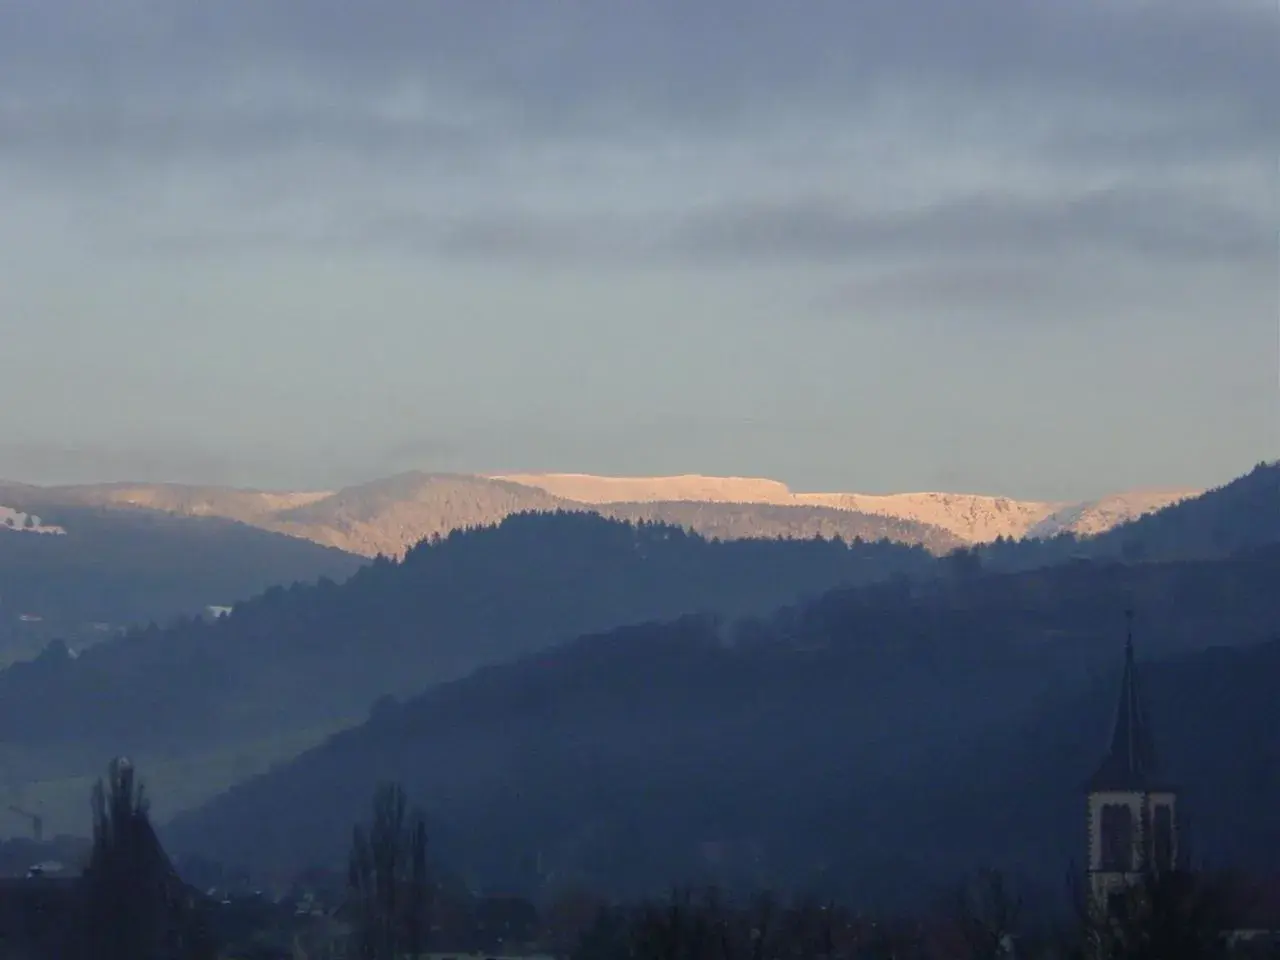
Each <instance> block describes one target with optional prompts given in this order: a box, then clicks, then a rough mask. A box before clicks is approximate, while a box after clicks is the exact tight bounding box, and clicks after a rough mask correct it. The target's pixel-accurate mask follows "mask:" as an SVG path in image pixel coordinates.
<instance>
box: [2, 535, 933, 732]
mask: <svg viewBox="0 0 1280 960" xmlns="http://www.w3.org/2000/svg"><path fill="white" fill-rule="evenodd" d="M170 522H176V521H172V520H171V521H170ZM71 528H72V529H74V525H72V527H71ZM260 536H263V537H267V536H269V535H267V534H260ZM273 542H274V541H273ZM308 546H309V545H308ZM932 562H933V561H932V559H931V558H930V556H929V555H928V553H927V552H926V551H924V550H923V549H922V548H918V547H917V548H913V547H907V546H903V545H899V544H892V543H889V542H884V543H878V544H851V545H845V544H843V543H840V542H836V541H818V540H811V541H800V540H772V541H769V540H738V541H732V542H712V541H707V540H704V539H703V538H701V537H698V536H697V535H692V534H686V533H685V532H684V531H683V530H681V529H679V528H673V527H668V526H662V525H648V524H646V525H643V526H639V527H635V526H631V525H629V524H625V523H622V522H620V521H616V520H609V519H606V518H603V517H599V516H596V515H594V514H590V513H576V512H571V513H560V514H517V515H514V516H512V517H509V518H507V519H506V520H505V521H503V523H502V524H500V525H498V526H496V527H487V528H480V529H473V530H470V531H467V532H454V533H451V534H449V535H448V536H447V537H444V538H439V537H437V538H434V539H433V540H432V541H431V542H426V543H423V544H421V545H419V546H418V547H415V548H414V549H412V550H410V551H409V553H408V555H407V556H406V557H405V558H404V560H403V561H402V562H396V561H392V560H389V559H385V558H383V559H380V560H377V561H375V562H374V563H372V564H371V565H369V566H367V567H365V568H363V569H361V570H359V571H358V572H357V573H356V574H355V575H354V576H353V577H351V578H350V579H349V580H348V581H347V582H346V583H344V584H341V585H338V584H335V583H333V582H332V581H330V580H321V581H320V582H319V583H318V584H317V585H315V586H309V587H303V586H297V585H295V586H294V587H291V588H289V589H284V588H281V587H274V588H272V589H270V590H268V591H266V593H264V594H262V595H261V596H259V597H257V598H256V599H254V600H251V601H248V602H245V603H241V604H239V605H238V606H236V608H235V610H234V611H233V612H232V613H231V614H230V615H229V616H227V617H224V618H221V619H219V620H217V621H215V622H212V623H206V622H188V623H184V624H178V625H175V626H174V627H172V628H170V629H166V630H156V629H148V630H139V631H134V632H132V633H130V634H129V635H127V636H125V637H123V638H121V639H118V640H112V641H110V642H108V643H104V644H100V645H99V646H97V647H94V648H92V649H90V650H87V651H86V652H84V653H83V654H82V655H80V656H79V658H78V659H71V658H69V657H67V656H65V655H64V656H58V655H57V654H56V652H54V653H52V654H51V655H50V656H48V657H44V658H41V660H39V661H38V662H33V663H30V664H19V665H16V666H14V667H11V668H10V669H9V670H7V671H4V672H0V742H7V743H10V744H13V745H17V746H35V745H40V744H59V743H61V744H69V743H78V744H82V745H84V744H90V743H95V742H96V743H97V744H99V745H100V746H101V747H102V748H103V749H106V748H107V747H112V748H113V749H123V748H125V747H126V746H127V747H128V749H129V750H130V751H131V752H135V753H137V752H141V751H145V750H147V749H153V748H158V747H159V746H161V745H167V746H173V747H174V749H175V750H179V751H189V750H190V749H194V747H195V746H198V745H202V744H203V745H207V744H213V743H220V742H224V741H229V742H234V741H236V740H237V739H241V740H243V739H244V738H260V737H262V736H264V735H266V734H268V733H273V734H274V733H288V732H296V731H299V730H303V729H307V728H310V727H313V726H316V725H323V724H329V723H334V722H342V721H349V720H351V719H353V718H358V717H361V716H363V715H365V714H366V713H367V711H368V709H369V706H370V704H371V703H372V702H373V701H374V700H375V699H376V698H378V697H380V696H382V695H385V694H391V695H407V694H411V693H416V692H418V691H420V690H422V689H423V688H425V687H426V686H428V685H429V684H431V683H433V682H436V681H440V680H446V679H450V678H454V677H458V676H461V675H463V674H465V673H467V672H469V671H470V670H473V669H475V668H477V667H480V666H483V665H485V664H490V663H495V662H500V661H503V660H507V659H511V658H513V657H517V656H520V655H522V654H526V653H529V652H531V651H535V650H539V649H542V648H545V647H546V646H548V645H550V644H553V643H556V642H560V641H563V640H565V639H568V638H571V637H573V636H577V635H579V634H582V633H586V632H590V631H599V630H606V629H609V628H612V627H614V626H618V625H622V624H627V623H638V622H644V621H648V620H654V619H664V618H670V617H674V616H678V615H680V614H682V613H685V612H688V611H695V612H696V611H706V612H710V613H717V614H723V615H726V616H739V615H743V614H748V613H762V612H764V611H767V610H770V609H773V608H775V607H777V606H778V605H780V604H783V603H788V602H792V601H794V600H796V599H797V598H799V597H803V596H809V595H816V594H818V593H820V592H822V591H824V590H827V589H830V588H831V587H833V586H837V585H841V584H852V583H860V582H868V581H870V580H873V579H877V578H881V577H886V576H890V575H894V574H897V575H910V574H914V573H919V572H920V571H922V570H924V569H927V568H928V567H929V566H930V565H931V564H932Z"/></svg>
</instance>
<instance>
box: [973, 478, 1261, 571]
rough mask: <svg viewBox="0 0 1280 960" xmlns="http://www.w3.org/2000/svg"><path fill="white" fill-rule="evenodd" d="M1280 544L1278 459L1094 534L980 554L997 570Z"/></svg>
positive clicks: (996, 547) (1214, 553)
mask: <svg viewBox="0 0 1280 960" xmlns="http://www.w3.org/2000/svg"><path fill="white" fill-rule="evenodd" d="M1274 543H1280V462H1277V463H1269V464H1268V463H1261V464H1258V465H1257V466H1256V467H1254V469H1253V470H1251V471H1250V472H1249V473H1247V474H1245V475H1244V476H1242V477H1238V478H1237V479H1235V480H1232V481H1231V482H1230V483H1227V484H1224V485H1223V486H1221V487H1217V488H1215V489H1213V490H1210V491H1208V492H1206V493H1203V494H1200V495H1198V496H1193V497H1187V498H1185V499H1179V500H1177V501H1176V502H1174V503H1173V504H1172V505H1170V506H1167V507H1165V508H1164V509H1162V510H1158V511H1156V512H1154V513H1149V514H1146V515H1144V516H1141V517H1138V518H1136V519H1133V520H1130V521H1128V522H1126V523H1122V524H1118V525H1116V526H1113V527H1111V528H1110V529H1108V530H1106V531H1104V532H1101V533H1099V534H1097V535H1096V536H1092V537H1077V536H1075V535H1074V534H1070V533H1065V534H1059V535H1057V536H1054V537H1050V538H1048V539H1044V540H1040V541H1023V542H1020V543H997V544H992V545H989V546H987V547H984V548H981V549H980V550H979V551H978V555H979V556H980V557H981V558H982V559H983V561H984V562H987V563H990V564H991V565H992V566H993V567H995V568H997V569H1026V568H1029V567H1034V566H1044V565H1047V564H1054V563H1062V562H1064V561H1068V560H1072V559H1081V558H1086V559H1094V560H1106V559H1124V560H1130V561H1143V560H1179V559H1192V558H1200V557H1226V556H1230V555H1231V554H1233V553H1236V552H1239V551H1241V550H1250V549H1253V548H1256V547H1260V546H1265V545H1268V544H1274Z"/></svg>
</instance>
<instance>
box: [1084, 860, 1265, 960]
mask: <svg viewBox="0 0 1280 960" xmlns="http://www.w3.org/2000/svg"><path fill="white" fill-rule="evenodd" d="M1241 897H1242V893H1241V891H1240V890H1238V889H1237V888H1236V886H1235V885H1234V884H1233V883H1232V882H1231V880H1230V878H1228V877H1226V876H1224V875H1218V874H1212V873H1209V872H1207V871H1192V870H1164V871H1155V870H1151V871H1147V872H1145V873H1143V874H1142V875H1141V876H1140V877H1139V878H1138V879H1137V880H1136V882H1134V883H1133V884H1132V885H1131V886H1129V887H1128V888H1127V889H1126V890H1124V891H1123V892H1122V893H1119V894H1117V895H1116V896H1115V897H1114V898H1112V899H1111V901H1110V902H1109V904H1107V905H1106V906H1103V905H1102V904H1100V903H1098V902H1097V901H1094V900H1091V899H1088V898H1083V897H1081V896H1080V895H1078V897H1077V904H1078V908H1079V910H1080V916H1081V923H1080V927H1081V933H1082V935H1081V938H1080V943H1079V945H1078V946H1077V953H1078V955H1079V956H1081V957H1086V958H1090V960H1164V958H1168V957H1176V958H1177V960H1219V958H1225V957H1228V956H1230V955H1231V951H1230V940H1229V935H1230V932H1231V931H1232V930H1233V929H1234V928H1235V927H1237V926H1238V922H1237V921H1238V914H1239V910H1240V908H1241V906H1242V905H1243V904H1242V903H1241Z"/></svg>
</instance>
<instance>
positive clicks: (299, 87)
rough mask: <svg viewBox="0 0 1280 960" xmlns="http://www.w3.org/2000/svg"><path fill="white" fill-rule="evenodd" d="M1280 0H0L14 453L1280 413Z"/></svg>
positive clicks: (820, 475)
mask: <svg viewBox="0 0 1280 960" xmlns="http://www.w3.org/2000/svg"><path fill="white" fill-rule="evenodd" d="M1278 38H1280V13H1278V12H1277V8H1276V4H1275V0H1069V2H1068V0H1063V2H1058V0H1044V2H1036V0H963V2H958V0H830V2H827V0H802V2H797V3H780V2H777V0H523V2H505V3H504V2H497V0H492V2H477V0H466V2H464V0H448V2H445V0H440V2H431V0H361V2H358V3H355V2H351V0H306V2H305V3H304V2H294V3H285V2H278V3H268V2H263V0H217V2H210V0H113V2H111V3H109V4H105V3H101V2H98V0H0V476H3V477H7V478H9V479H22V480H33V481H46V482H47V481H68V480H91V479H102V480H106V479H123V478H129V479H158V480H175V481H205V482H232V483H240V484H252V485H262V486H293V487H297V486H303V487H329V486H332V485H335V484H340V483H346V482H351V481H354V480H361V479H371V478H374V477H377V476H380V475H385V474H389V473H392V472H396V471H400V470H406V469H427V470H463V471H505V470H562V471H581V472H597V473H622V474H652V473H686V472H687V473H692V472H701V473H715V474H739V475H763V476H771V477H775V478H777V479H781V480H784V481H786V482H788V483H790V484H792V486H793V487H795V488H797V489H806V490H828V489H844V490H859V491H868V492H876V491H888V490H920V489H955V490H971V491H978V492H995V493H1007V494H1012V495H1017V496H1026V497H1061V498H1075V497H1087V496H1092V495H1094V494H1098V493H1101V492H1105V491H1109V490H1115V489H1120V488H1126V487H1131V486H1149V485H1156V486H1181V485H1198V484H1212V483H1216V482H1220V481H1223V480H1226V479H1229V478H1230V477H1231V476H1232V475H1234V474H1235V473H1238V472H1242V471H1243V470H1244V469H1247V468H1248V467H1249V466H1251V465H1252V464H1253V463H1254V462H1256V461H1258V460H1262V459H1272V458H1275V457H1276V456H1277V455H1278V449H1280V400H1278V397H1280V393H1278V385H1280V303H1278V297H1280V277H1278V257H1277V225H1278V224H1280V205H1278V202H1277V160H1278V157H1280V139H1278V137H1280V97H1277V93H1276V92H1277V90H1280V53H1278V50H1280V46H1278V42H1280V41H1278Z"/></svg>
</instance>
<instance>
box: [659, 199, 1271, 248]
mask: <svg viewBox="0 0 1280 960" xmlns="http://www.w3.org/2000/svg"><path fill="white" fill-rule="evenodd" d="M679 242H680V243H681V244H682V245H683V246H684V247H685V248H686V249H688V250H689V251H690V252H691V253H704V254H710V255H712V256H723V257H740V258H764V259H777V258H783V259H790V258H801V259H806V260H818V261H824V260H832V259H836V260H843V259H846V258H852V257H859V256H885V257H920V258H924V259H929V258H933V257H942V256H947V255H949V254H950V255H959V256H964V257H982V256H1004V257H1009V256H1014V257H1017V256H1025V255H1027V254H1038V255H1057V254H1063V253H1071V252H1081V251H1083V252H1088V251H1090V250H1095V251H1097V250H1119V251H1123V252H1126V253H1129V254H1133V255H1137V256H1150V257H1155V258H1161V259H1163V258H1172V259H1196V260H1219V259H1224V260H1239V259H1241V258H1245V259H1256V258H1258V257H1259V256H1268V255H1270V253H1271V252H1272V251H1273V250H1274V246H1275V231H1274V229H1273V228H1272V226H1271V225H1270V224H1269V223H1267V222H1266V220H1265V219H1264V218H1263V217H1262V216H1260V215H1258V214H1255V213H1253V212H1251V211H1240V210H1233V209H1231V208H1230V207H1228V206H1226V205H1222V204H1216V203H1213V202H1210V201H1205V200H1201V199H1198V198H1195V197H1191V196H1187V195H1184V194H1180V193H1174V192H1172V191H1168V190H1152V189H1148V188H1145V187H1141V186H1132V187H1125V188H1120V187H1117V188H1112V189H1106V190H1098V191H1093V192H1089V193H1085V194H1082V195H1079V196H1066V197H1061V196H1058V197H1052V198H1049V199H1039V198H1037V199H1019V198H1016V197H1012V196H1008V195H996V194H988V195H979V196H971V197H966V198H964V199H961V200H957V201H952V202H949V203H944V204H939V205H936V206H932V207H928V208H926V209H924V210H920V211H911V212H906V213H897V214H894V213H889V214H885V213H874V214H869V215H867V214H860V213H858V212H857V211H853V210H849V209H848V208H847V207H846V206H844V205H842V204H841V203H840V202H839V201H838V200H829V201H824V200H813V201H805V202H800V203H785V204H759V205H756V206H748V207H741V208H734V209H721V210H712V211H706V212H704V213H701V214H698V215H695V216H693V217H691V218H690V219H689V220H688V221H687V222H686V223H685V224H684V225H683V228H682V230H681V232H680V235H679Z"/></svg>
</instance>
